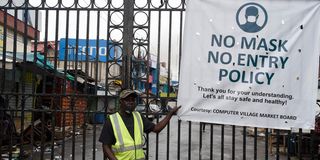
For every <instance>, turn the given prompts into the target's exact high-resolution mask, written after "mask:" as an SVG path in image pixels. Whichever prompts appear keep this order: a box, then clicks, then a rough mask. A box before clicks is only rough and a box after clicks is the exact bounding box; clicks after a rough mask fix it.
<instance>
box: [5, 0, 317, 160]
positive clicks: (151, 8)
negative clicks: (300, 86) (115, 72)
mask: <svg viewBox="0 0 320 160" xmlns="http://www.w3.org/2000/svg"><path fill="white" fill-rule="evenodd" d="M30 1H31V0H26V1H25V3H23V4H21V5H18V6H16V5H15V3H14V0H8V1H7V2H8V3H7V4H5V5H2V6H0V9H1V10H2V11H3V12H4V14H3V15H4V16H3V30H4V32H3V44H4V45H3V48H2V49H3V50H2V60H1V62H2V69H1V77H2V79H0V80H1V83H0V84H1V96H4V98H5V100H6V101H10V100H13V99H15V100H16V102H15V103H16V106H17V105H19V106H18V108H14V109H11V108H10V109H9V108H1V109H0V111H1V112H6V113H10V114H9V115H10V117H19V114H20V122H21V125H20V134H21V135H19V137H15V135H13V134H11V135H10V137H9V146H7V150H8V157H7V158H9V159H12V158H14V156H16V155H15V151H14V149H15V148H14V145H15V143H14V141H19V144H20V145H19V146H18V147H19V149H20V152H19V156H20V157H23V156H25V155H24V151H26V150H28V149H30V148H31V150H33V149H34V145H37V144H36V143H37V142H36V140H35V139H34V136H35V134H38V133H36V132H37V126H36V125H37V124H35V121H34V120H31V125H30V128H31V129H30V142H26V141H25V139H24V138H25V136H26V135H25V134H27V133H25V132H24V128H25V116H26V115H30V114H31V115H33V114H35V113H40V114H41V118H40V119H41V121H42V122H43V121H44V119H45V114H52V116H51V117H50V119H51V123H52V124H51V125H52V128H51V132H52V134H51V140H50V143H49V144H50V148H51V153H50V159H55V158H56V157H55V153H56V152H58V151H56V149H55V143H56V142H55V140H54V139H55V137H56V134H58V133H57V132H56V130H55V128H56V126H57V124H56V123H55V122H56V121H55V118H56V116H57V115H58V114H60V115H62V122H63V123H62V127H61V129H62V137H63V139H62V142H61V143H62V144H61V145H62V146H61V159H67V155H66V144H67V140H66V138H65V136H66V134H67V132H66V118H67V117H66V115H68V114H71V115H72V145H71V147H72V148H71V158H72V159H76V150H77V149H78V148H77V147H78V146H76V141H77V139H76V138H77V136H76V127H77V126H76V122H77V115H79V114H83V115H84V124H83V126H82V132H83V136H82V146H83V147H82V151H81V153H82V159H86V158H87V154H88V152H87V151H88V149H89V147H86V146H88V145H91V144H87V142H86V141H87V138H88V137H87V122H86V121H87V120H88V118H89V117H91V116H92V115H95V114H97V113H106V112H105V111H103V112H101V111H98V108H97V105H95V106H94V108H93V110H91V111H90V110H84V111H79V110H77V109H76V108H75V107H76V101H77V100H76V98H78V97H80V98H84V99H86V101H87V102H88V101H89V99H90V98H94V99H95V100H97V99H98V96H97V95H92V94H89V93H88V92H87V89H88V88H89V86H88V78H89V76H88V74H89V59H88V56H89V49H88V46H89V42H88V40H89V39H90V34H92V32H91V31H90V29H91V27H90V26H91V24H90V18H91V17H90V13H93V12H96V14H97V19H96V21H97V23H96V24H97V26H96V27H97V28H96V29H97V31H96V39H97V41H98V40H99V39H100V29H101V28H100V25H102V24H101V22H100V19H101V18H102V16H101V13H102V12H104V13H105V12H107V15H108V23H107V27H106V28H107V31H108V34H107V39H108V40H111V37H110V35H111V32H112V30H113V29H122V32H123V36H124V37H125V38H123V39H122V42H121V40H120V42H114V45H116V46H118V47H121V49H122V50H123V52H122V53H123V55H122V56H123V57H122V58H123V62H125V63H123V68H122V73H121V74H120V75H119V76H110V77H109V76H108V77H106V79H105V84H106V86H105V97H104V99H105V103H104V106H105V108H106V109H107V108H109V105H108V103H107V102H108V101H109V100H108V96H107V95H108V94H107V92H109V91H110V89H111V88H109V85H108V84H110V81H114V80H122V81H123V82H124V84H123V85H124V87H132V88H136V87H137V86H135V85H134V81H135V80H146V81H149V72H147V73H146V75H147V76H146V78H143V77H133V76H132V74H131V73H132V71H133V68H134V67H132V65H131V61H132V56H134V55H132V52H133V45H137V46H138V47H145V48H146V50H147V53H148V56H147V59H146V60H143V61H142V62H149V60H150V54H149V53H150V45H151V44H150V43H151V42H150V34H151V33H150V30H152V29H153V28H151V26H150V23H151V22H152V20H153V19H151V15H152V14H153V13H158V19H155V21H156V20H158V26H157V27H158V28H157V30H158V31H157V42H156V45H157V69H158V70H159V68H160V57H161V56H160V53H162V50H165V49H167V51H166V52H165V53H167V56H168V59H167V60H168V74H167V77H168V79H167V82H166V83H167V85H168V88H169V87H170V80H171V78H172V77H171V61H172V59H171V55H172V54H173V53H172V48H173V46H172V37H173V35H172V32H173V29H172V25H173V24H172V22H173V21H175V20H176V19H173V15H172V14H173V13H180V19H179V21H180V23H179V24H180V25H179V28H180V33H179V49H178V52H179V57H181V54H182V53H181V48H182V47H181V46H182V28H183V25H182V23H183V18H184V17H183V14H184V11H185V1H184V0H181V1H180V2H181V3H180V5H179V6H178V7H172V6H170V2H171V1H170V0H165V1H163V0H159V1H160V5H159V6H155V5H154V3H153V2H155V1H154V0H148V1H147V3H146V5H145V6H144V7H138V6H137V5H135V4H134V3H135V1H133V0H124V3H128V4H127V5H129V9H130V8H131V9H132V10H131V11H130V12H131V13H134V12H144V13H147V16H148V20H147V24H146V25H136V24H135V23H134V20H133V19H132V18H134V16H133V15H134V14H127V13H128V12H127V10H126V9H127V8H126V7H124V5H122V6H121V7H119V8H117V7H114V6H113V5H112V2H114V1H115V0H113V1H112V0H108V1H107V3H106V5H105V6H102V7H99V6H98V5H97V4H96V1H95V0H91V1H90V2H87V1H84V2H87V6H81V5H80V1H78V0H76V1H74V4H72V5H71V6H69V7H68V6H65V5H64V3H63V0H58V1H57V4H56V5H54V6H50V5H48V4H47V1H45V0H42V1H41V3H40V4H39V5H37V6H31V3H30ZM133 4H134V5H133ZM130 5H131V7H130ZM8 11H14V14H13V17H14V21H13V23H14V24H13V27H12V28H9V27H8V25H9V24H8V23H9V22H8ZM20 11H24V12H25V13H28V11H34V12H35V15H34V18H35V30H38V24H39V22H38V19H39V12H40V11H43V13H45V15H46V18H45V28H44V30H45V33H44V35H45V36H44V53H48V50H49V48H48V43H49V42H48V35H49V26H48V25H49V18H51V17H49V14H50V11H55V13H56V16H55V20H54V21H55V26H54V28H55V38H54V43H55V44H56V45H57V44H58V41H59V32H60V30H63V28H60V27H59V23H60V19H59V18H60V11H65V12H66V21H65V23H66V24H67V25H66V27H65V28H64V29H65V31H66V33H65V37H66V41H67V42H68V40H69V39H70V38H69V29H70V28H69V23H70V19H72V18H75V17H70V12H76V22H77V24H76V46H75V50H76V53H78V51H79V47H78V45H79V32H80V30H79V28H80V18H81V17H80V12H86V13H87V19H86V34H85V35H86V51H85V54H86V60H85V73H87V76H85V77H84V82H85V83H84V90H85V91H86V92H85V93H84V94H79V93H77V92H76V88H77V85H78V82H77V80H76V79H77V77H80V75H78V73H77V72H75V74H74V78H75V81H74V83H72V85H71V88H72V89H73V90H72V91H71V93H69V92H67V88H66V87H63V91H62V92H61V93H60V94H57V93H53V94H52V93H47V91H46V89H47V87H46V80H47V76H46V75H45V76H42V77H43V79H44V80H43V81H44V83H42V90H41V91H40V92H37V91H36V89H35V88H36V85H37V82H36V73H35V72H32V91H31V93H26V80H25V79H22V80H19V79H18V77H17V76H16V73H17V71H16V69H17V68H19V67H20V66H19V64H18V60H17V59H18V57H17V53H18V38H19V35H18V34H20V33H19V32H22V37H23V49H22V50H23V58H22V62H21V63H28V62H27V55H28V51H27V50H28V49H27V47H28V26H27V25H24V26H23V29H18V23H19V22H21V21H22V22H24V23H25V24H27V23H28V21H29V19H30V17H29V16H24V18H23V19H22V20H21V19H18V18H17V17H18V14H19V12H20ZM114 12H121V13H123V16H124V18H123V21H122V23H121V24H120V25H116V24H113V23H111V14H112V13H114ZM167 12H169V21H168V25H169V37H168V47H167V48H162V43H163V41H161V37H164V36H162V35H163V34H168V33H163V30H162V29H163V26H162V22H163V17H162V15H163V13H167ZM130 17H131V18H130ZM126 18H129V20H128V21H129V22H130V23H129V24H124V23H127V22H128V21H126V20H127V19H126ZM0 19H1V17H0ZM52 19H53V18H52ZM131 22H132V23H131ZM63 23H64V22H63ZM131 24H133V25H132V26H130V25H131ZM127 25H129V28H126V27H128V26H127ZM59 28H60V29H59ZM130 28H131V29H130ZM9 29H12V30H13V44H12V46H13V50H12V55H13V57H12V61H13V63H12V75H10V74H8V73H7V72H6V59H7V58H8V47H7V45H9V44H8V41H7V38H8V30H9ZM134 29H143V30H144V31H146V33H147V40H146V41H143V42H140V41H139V42H137V41H134V39H133V36H134V32H133V30H134ZM130 35H132V36H130ZM38 39H39V35H38V33H37V32H35V33H34V44H35V45H34V52H37V51H38V49H39V48H38V44H39V41H38ZM128 39H129V40H130V39H131V41H126V40H128ZM125 41H126V42H125ZM67 44H68V43H66V46H65V48H68V46H67ZM99 45H100V44H99V43H96V48H99ZM107 46H108V47H107V48H109V43H107ZM122 46H123V47H122ZM67 55H68V49H66V53H65V58H64V64H63V67H64V68H63V69H64V72H63V84H67V77H68V74H67V72H66V71H67V70H68V66H67V64H68V60H67ZM97 55H99V50H97ZM109 55H110V50H109V49H108V50H107V57H109ZM57 57H58V48H57V47H55V49H54V62H53V63H54V64H53V70H54V71H56V70H57V69H58V60H57ZM37 61H38V58H37V55H36V54H34V56H33V61H32V63H33V65H36V64H37ZM47 62H49V57H48V55H47V54H44V59H43V64H44V66H45V65H46V64H47ZM116 62H117V60H115V59H114V60H112V59H111V60H110V59H109V60H107V62H106V67H105V68H99V65H98V63H99V56H97V58H96V59H95V61H94V68H95V70H96V72H95V75H94V76H95V81H94V89H93V90H94V92H95V93H97V91H98V81H97V79H98V71H99V70H105V71H106V73H107V74H108V73H109V70H110V68H109V67H108V66H109V64H110V63H111V64H112V63H116ZM78 63H81V62H79V60H78V57H77V56H76V60H75V66H77V65H78ZM179 63H180V58H179ZM7 69H8V68H7ZM20 69H22V75H26V74H27V68H25V67H20ZM91 69H92V68H91ZM97 70H98V71H97ZM146 70H147V71H149V70H150V68H149V66H148V65H147V66H146ZM52 74H53V77H54V78H53V90H56V89H57V88H58V84H57V83H58V78H57V76H58V73H57V72H53V73H52ZM91 74H92V72H91ZM159 75H160V73H158V77H159ZM5 77H9V78H11V79H12V81H11V82H6V81H5ZM16 81H19V83H21V92H20V91H18V90H19V84H18V86H17V84H16V83H15V82H16ZM10 84H12V85H13V87H12V88H11V89H10V90H6V85H10ZM159 88H160V83H159V79H158V81H157V90H158V89H159ZM149 89H150V88H149V86H148V85H146V89H145V90H146V91H148V90H149ZM48 96H50V97H52V98H53V99H62V98H63V97H70V99H71V100H70V107H71V108H69V109H67V110H63V109H57V108H54V109H48V110H43V109H30V108H28V106H26V105H27V104H26V101H27V100H29V99H32V101H34V100H35V99H37V98H38V97H42V98H43V97H48ZM20 97H21V98H20ZM159 97H160V95H159V92H157V93H156V95H151V94H146V96H145V98H146V100H147V103H146V104H147V105H149V102H150V101H151V100H152V99H154V98H159ZM19 98H20V99H21V100H20V101H21V103H20V104H18V103H19V100H17V99H19ZM160 98H162V99H174V98H170V96H169V92H167V96H166V97H164V98H163V97H160ZM147 109H148V108H147ZM1 118H2V119H1V122H4V120H5V119H4V117H1ZM156 121H157V122H158V121H159V117H157V119H156ZM183 124H184V122H182V121H180V120H178V122H177V124H172V123H171V124H170V125H168V127H167V131H166V133H167V134H166V155H165V158H166V159H170V158H171V159H172V156H170V155H171V154H173V153H172V152H171V150H172V149H173V148H174V146H171V145H170V144H172V143H171V141H170V137H172V136H171V134H170V133H173V132H174V131H172V129H170V128H173V127H174V125H177V131H178V132H177V153H176V154H177V155H176V156H177V157H176V158H177V159H184V157H185V155H184V153H185V152H183V153H182V154H181V152H182V150H181V148H182V147H184V144H187V145H188V147H187V148H188V149H187V152H188V154H187V158H188V159H193V158H195V156H194V155H193V154H192V153H193V152H194V150H195V148H197V149H196V150H198V156H196V157H197V158H198V159H202V158H203V155H202V153H203V152H204V146H203V145H205V144H206V139H204V138H205V137H204V136H205V135H204V133H203V132H202V128H203V127H204V126H205V125H206V124H202V123H200V124H198V123H192V122H187V132H188V143H185V142H182V141H181V138H183V137H184V136H186V134H184V133H185V132H183V131H182V125H183ZM193 125H199V137H194V136H193V133H194V132H193V131H194V130H196V128H195V127H193ZM207 125H208V124H207ZM92 126H93V136H92V157H91V158H92V159H96V158H97V157H96V155H97V153H96V149H97V146H96V143H97V142H96V141H97V138H96V136H97V135H99V133H98V132H97V128H98V127H99V126H97V125H96V124H93V125H92ZM209 126H210V136H209V137H210V138H209V139H210V140H209V141H210V142H209V145H210V147H209V153H210V154H209V157H210V159H214V158H215V155H214V153H216V152H217V151H216V148H215V147H214V145H217V144H214V137H219V136H217V135H215V132H217V131H219V130H220V131H221V133H220V137H221V138H220V144H218V145H219V146H220V159H224V158H225V154H227V153H226V150H228V149H227V148H226V141H227V139H226V138H227V137H226V134H227V132H226V131H225V128H226V127H232V128H231V129H232V130H231V135H232V136H231V158H232V159H237V158H239V157H240V156H241V155H242V159H247V158H248V157H249V156H251V155H248V153H249V152H248V150H249V143H250V141H248V135H247V130H248V129H247V127H240V126H225V125H215V124H209ZM4 127H5V126H4V125H3V123H1V124H0V128H1V129H0V130H1V131H3V130H4ZM214 127H215V128H217V127H220V129H216V130H214ZM40 128H41V132H40V135H41V137H40V139H41V140H40V159H45V150H46V145H48V144H47V143H46V140H45V136H44V135H45V131H46V125H45V124H44V123H41V126H40ZM239 130H242V136H243V137H242V154H241V155H240V153H238V152H236V147H237V146H239V145H240V144H239V143H236V132H237V131H239ZM264 134H265V137H264V147H265V148H264V159H273V158H271V157H270V155H269V137H270V132H269V129H265V131H264ZM275 134H276V135H275V137H276V153H275V156H276V157H275V158H276V159H280V141H281V139H280V136H281V135H280V134H281V133H280V130H276V132H275ZM287 134H288V136H287V138H286V139H287V140H286V142H287V144H286V145H287V146H289V145H290V144H289V141H290V140H291V139H292V138H294V137H297V138H298V139H297V140H298V146H299V148H298V153H297V154H298V158H299V159H302V158H303V157H302V156H303V155H302V152H301V151H302V148H301V147H302V137H303V133H302V130H301V129H300V130H299V133H298V136H296V135H295V134H294V133H292V132H291V131H287ZM253 136H254V137H253V138H254V139H253V159H260V158H262V157H261V156H262V155H258V150H259V149H260V148H258V147H257V146H258V144H257V143H258V132H257V128H254V135H253ZM315 136H316V135H315V133H314V131H311V140H310V142H309V144H308V145H309V147H310V150H311V157H310V158H311V159H316V158H318V157H319V155H318V153H317V151H315V150H314V147H313V146H314V143H315ZM5 138H6V137H5V135H3V133H1V135H0V148H1V150H0V159H3V158H6V157H3V154H4V152H5V147H6V146H4V144H3V143H2V142H3V140H4V139H5ZM197 138H198V141H199V144H198V146H194V144H193V143H192V140H193V139H197ZM159 139H160V135H159V134H156V138H155V141H156V146H150V145H149V143H150V137H149V135H147V140H148V141H147V146H146V155H147V158H148V157H150V155H153V154H155V159H159V156H161V155H160V154H159V149H160V148H159V143H161V142H160V140H159ZM25 143H27V145H24V144H25ZM152 147H155V148H156V149H155V153H150V152H149V150H150V148H152ZM271 149H272V148H271ZM161 150H163V148H161ZM289 152H290V150H289V147H287V153H288V154H287V156H286V159H290V156H291V155H290V153H289ZM236 154H239V155H236ZM30 156H31V159H32V158H37V156H36V155H35V153H34V152H33V151H32V153H31V155H30ZM259 156H260V157H259ZM160 159H164V157H161V158H160Z"/></svg>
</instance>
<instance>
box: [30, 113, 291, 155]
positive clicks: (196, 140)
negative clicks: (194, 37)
mask: <svg viewBox="0 0 320 160" xmlns="http://www.w3.org/2000/svg"><path fill="white" fill-rule="evenodd" d="M212 126H213V134H212V137H213V138H212V139H213V142H212V146H213V152H212V155H213V159H214V160H220V159H221V154H222V153H221V146H222V145H221V143H222V141H221V125H212ZM89 128H91V129H89V130H87V131H86V132H87V133H86V136H85V137H86V144H85V147H84V145H83V135H81V134H80V135H78V136H76V142H75V157H74V158H75V159H76V160H79V159H83V158H84V157H83V154H82V153H83V151H85V153H86V154H85V159H93V156H92V155H93V143H95V144H96V149H95V151H96V152H95V158H96V159H99V160H100V159H103V154H102V148H101V144H100V143H99V142H98V138H99V135H100V131H101V128H102V125H101V124H99V125H97V133H96V141H93V129H92V128H93V127H92V126H90V127H89ZM210 128H211V125H208V124H207V125H206V129H205V131H204V132H200V124H199V123H192V125H191V135H190V137H191V144H190V154H189V143H188V142H189V123H188V122H182V123H181V140H180V159H181V160H186V159H188V158H189V156H190V159H191V160H197V159H202V160H207V159H210V146H211V145H210V137H211V131H210ZM80 133H81V132H80ZM169 133H170V134H168V128H165V129H164V130H163V131H162V132H161V133H160V134H159V135H158V136H159V139H158V152H156V146H157V139H156V134H154V133H151V134H149V155H148V157H149V159H151V160H153V159H157V158H158V159H159V160H163V159H167V157H168V158H169V159H172V160H176V159H177V153H178V152H177V149H178V141H177V139H178V120H177V118H176V117H173V118H172V120H171V123H170V130H169ZM200 135H201V136H202V142H201V143H202V147H200ZM168 137H169V142H168V140H167V139H168ZM257 142H258V143H257V159H265V140H264V137H258V141H257ZM168 143H169V144H168ZM223 143H224V144H223V146H224V148H223V150H224V152H223V159H227V160H229V159H232V127H231V126H225V127H224V141H223ZM253 143H254V138H253V137H252V136H247V137H246V145H245V147H246V150H245V155H246V157H245V159H246V160H251V159H254V149H253ZM59 144H60V145H59ZM61 144H62V143H61V141H60V142H57V146H56V147H55V151H54V153H55V157H56V159H57V160H58V159H60V158H61V155H62V145H61ZM168 146H169V147H168ZM200 148H201V149H200ZM71 153H72V137H70V138H66V139H65V151H64V155H65V159H72V155H71ZM167 153H168V154H167ZM50 155H51V151H50V149H48V148H47V149H46V150H45V153H44V157H45V159H50ZM243 155H244V150H243V128H242V127H237V128H236V131H235V159H243ZM268 156H269V158H268V159H276V158H275V156H273V155H268ZM33 159H35V160H37V159H40V150H39V149H34V157H33ZM280 159H287V158H286V156H285V155H281V156H280Z"/></svg>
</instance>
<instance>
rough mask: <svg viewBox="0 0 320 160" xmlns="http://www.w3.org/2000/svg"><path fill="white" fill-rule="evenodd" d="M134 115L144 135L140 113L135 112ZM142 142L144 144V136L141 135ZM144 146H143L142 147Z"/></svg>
mask: <svg viewBox="0 0 320 160" xmlns="http://www.w3.org/2000/svg"><path fill="white" fill-rule="evenodd" d="M133 114H134V115H135V116H136V118H137V120H138V125H139V129H140V133H143V130H142V124H141V123H142V119H141V116H140V115H139V113H138V112H133ZM141 142H143V136H142V135H141ZM141 146H142V145H141Z"/></svg>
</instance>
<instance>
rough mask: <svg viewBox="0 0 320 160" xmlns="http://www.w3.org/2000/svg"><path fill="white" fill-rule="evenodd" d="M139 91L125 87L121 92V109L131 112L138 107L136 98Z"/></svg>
mask: <svg viewBox="0 0 320 160" xmlns="http://www.w3.org/2000/svg"><path fill="white" fill-rule="evenodd" d="M137 96H138V93H137V92H136V91H134V90H131V89H125V90H123V91H121V92H120V95H119V98H120V110H121V111H122V112H125V113H127V114H131V113H132V112H133V111H134V110H135V108H136V98H137Z"/></svg>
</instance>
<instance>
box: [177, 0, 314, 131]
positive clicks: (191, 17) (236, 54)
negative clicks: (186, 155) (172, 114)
mask: <svg viewBox="0 0 320 160" xmlns="http://www.w3.org/2000/svg"><path fill="white" fill-rule="evenodd" d="M319 6H320V2H319V1H301V0H300V1H286V0H273V1H267V0H265V1H262V0H260V1H259V0H256V1H245V0H228V1H225V0H189V3H187V11H186V22H185V30H184V45H183V54H182V61H181V71H180V76H181V77H180V84H179V95H178V105H181V106H182V108H181V109H180V110H179V113H178V115H179V117H180V119H181V120H190V121H198V122H209V123H220V124H230V125H241V126H254V127H266V128H278V129H291V128H303V129H312V128H314V124H315V107H316V97H317V96H316V94H317V85H318V81H317V76H318V63H319V62H318V61H319V44H320V42H319V39H320V34H319V29H320V25H319V22H320V20H319V15H320V13H319Z"/></svg>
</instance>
